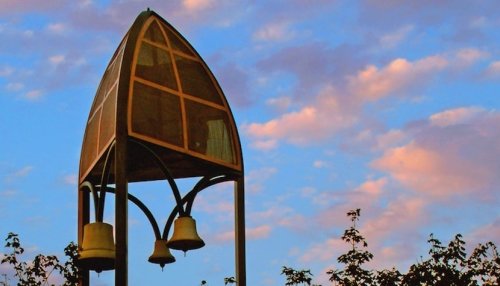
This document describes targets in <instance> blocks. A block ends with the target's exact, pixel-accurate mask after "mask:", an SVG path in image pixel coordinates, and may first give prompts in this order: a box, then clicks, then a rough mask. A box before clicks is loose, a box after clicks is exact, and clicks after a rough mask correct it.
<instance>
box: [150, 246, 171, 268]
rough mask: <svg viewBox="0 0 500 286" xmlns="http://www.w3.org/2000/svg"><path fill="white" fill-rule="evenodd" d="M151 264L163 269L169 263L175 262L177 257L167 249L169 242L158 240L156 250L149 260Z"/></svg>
mask: <svg viewBox="0 0 500 286" xmlns="http://www.w3.org/2000/svg"><path fill="white" fill-rule="evenodd" d="M148 261H149V262H151V263H155V264H160V266H161V268H162V269H163V266H165V264H168V263H173V262H175V257H174V256H173V255H172V254H171V253H170V250H169V249H168V247H167V241H166V240H164V239H157V240H156V241H155V248H154V250H153V254H151V256H150V257H149V259H148Z"/></svg>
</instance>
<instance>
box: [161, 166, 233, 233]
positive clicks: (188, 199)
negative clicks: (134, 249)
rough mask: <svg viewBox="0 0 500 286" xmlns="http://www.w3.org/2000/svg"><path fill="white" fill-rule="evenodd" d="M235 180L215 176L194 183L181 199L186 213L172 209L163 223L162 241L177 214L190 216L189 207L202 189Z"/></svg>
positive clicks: (225, 176) (223, 176)
mask: <svg viewBox="0 0 500 286" xmlns="http://www.w3.org/2000/svg"><path fill="white" fill-rule="evenodd" d="M234 179H235V178H233V177H230V176H228V175H222V176H220V175H217V176H215V177H207V176H205V177H203V178H201V179H200V181H198V183H196V185H195V186H194V187H193V189H192V190H191V191H189V193H187V194H186V195H185V196H184V197H183V198H182V200H181V201H182V205H184V204H187V207H186V212H185V213H184V214H180V212H179V211H178V208H177V207H174V209H173V210H172V212H171V213H170V215H169V216H168V219H167V222H166V223H165V227H164V228H163V233H162V236H161V237H162V239H165V240H168V233H169V231H170V228H171V227H172V223H173V222H174V219H175V216H176V215H177V214H178V213H179V216H183V215H188V216H189V215H191V207H192V206H193V203H194V199H195V197H196V195H197V194H198V193H199V192H201V191H203V190H204V189H206V188H208V187H210V186H213V185H215V184H218V183H222V182H228V181H233V180H234Z"/></svg>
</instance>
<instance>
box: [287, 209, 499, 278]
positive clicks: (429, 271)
mask: <svg viewBox="0 0 500 286" xmlns="http://www.w3.org/2000/svg"><path fill="white" fill-rule="evenodd" d="M347 216H348V217H349V218H350V220H351V222H352V225H351V227H350V228H348V229H347V230H345V232H344V234H343V235H342V240H343V241H345V242H346V243H348V244H349V245H350V248H349V251H348V252H347V253H345V254H342V255H340V256H339V257H338V258H337V262H339V263H340V264H343V265H345V266H344V268H342V269H331V270H328V271H327V272H326V273H327V274H328V275H329V276H330V278H329V280H330V281H331V282H333V283H334V285H339V286H424V285H425V286H430V285H433V286H479V285H482V286H493V285H497V286H498V285H500V256H499V253H498V249H497V247H496V245H495V244H494V243H493V242H487V243H485V244H479V245H478V246H477V247H476V248H475V249H474V250H473V251H472V253H471V255H470V256H467V253H466V251H465V241H464V240H463V238H462V235H460V234H457V235H455V237H454V239H453V240H452V241H450V242H449V243H448V245H446V246H445V245H443V244H442V242H441V241H440V240H438V239H437V238H435V237H434V235H433V234H431V235H430V237H429V240H428V243H429V244H430V250H429V256H430V257H429V258H428V259H425V260H424V259H423V258H421V261H419V262H417V263H416V264H413V265H411V266H410V268H409V270H408V272H407V273H406V274H402V273H401V272H400V271H399V270H397V269H396V268H394V267H393V268H391V269H384V270H380V271H378V270H367V269H364V268H363V264H365V263H367V262H369V261H371V260H372V259H373V254H372V253H370V252H369V251H368V250H367V247H368V243H367V242H366V239H365V238H364V237H363V236H362V235H361V233H360V231H359V230H358V228H357V225H356V222H358V221H359V217H360V216H361V210H360V209H356V210H351V211H349V212H348V213H347ZM282 274H285V275H286V276H287V282H286V284H285V285H286V286H289V285H299V283H300V282H302V283H306V285H310V283H311V280H312V279H311V277H312V274H311V272H310V271H309V270H307V271H304V270H302V271H297V270H294V269H293V268H289V267H283V271H282ZM299 274H300V275H299ZM305 277H307V279H305Z"/></svg>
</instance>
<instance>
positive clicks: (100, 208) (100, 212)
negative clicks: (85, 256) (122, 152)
mask: <svg viewBox="0 0 500 286" xmlns="http://www.w3.org/2000/svg"><path fill="white" fill-rule="evenodd" d="M115 145H116V140H113V142H112V143H111V145H110V147H109V149H108V152H107V153H106V160H104V167H103V171H102V176H101V186H100V187H99V189H100V193H101V194H100V196H99V203H98V204H97V209H96V218H95V219H96V221H98V222H102V220H103V217H104V203H105V201H106V189H104V190H103V189H102V188H103V186H104V188H106V186H107V185H108V179H109V171H110V169H111V163H110V158H111V157H110V156H111V153H112V151H114V149H115ZM111 160H112V159H111Z"/></svg>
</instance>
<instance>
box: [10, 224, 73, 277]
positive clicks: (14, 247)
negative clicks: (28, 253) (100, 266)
mask: <svg viewBox="0 0 500 286" xmlns="http://www.w3.org/2000/svg"><path fill="white" fill-rule="evenodd" d="M5 241H6V243H5V247H6V248H7V249H10V250H11V251H10V253H6V254H4V256H3V258H2V260H1V261H0V264H4V263H6V264H10V265H11V266H12V268H13V269H14V277H13V278H14V279H15V280H17V285H18V286H45V285H50V286H54V285H55V284H50V282H49V278H50V277H51V275H52V274H53V273H54V272H56V273H59V274H60V275H61V276H62V278H63V279H64V282H63V284H61V285H62V286H74V285H77V284H78V273H79V272H78V268H77V267H76V265H75V262H76V259H77V257H78V247H77V245H76V244H74V243H70V244H69V245H68V246H67V247H66V248H65V249H64V253H65V255H66V256H67V257H68V260H67V261H66V262H65V263H64V264H61V263H60V262H59V259H58V258H57V257H56V256H55V255H43V254H39V255H37V256H35V258H34V259H33V260H32V261H30V262H26V261H21V260H20V256H21V255H22V254H23V253H24V248H23V247H22V246H21V241H20V240H19V237H18V235H17V234H15V233H9V234H8V235H7V238H6V239H5Z"/></svg>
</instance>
